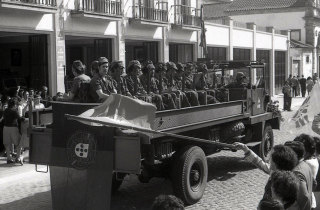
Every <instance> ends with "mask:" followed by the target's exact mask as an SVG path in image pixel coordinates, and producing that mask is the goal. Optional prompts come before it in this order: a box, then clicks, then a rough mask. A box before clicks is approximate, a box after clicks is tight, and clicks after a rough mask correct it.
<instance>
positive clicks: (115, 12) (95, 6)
mask: <svg viewBox="0 0 320 210" xmlns="http://www.w3.org/2000/svg"><path fill="white" fill-rule="evenodd" d="M74 6H75V9H74V10H73V11H72V15H73V16H83V17H93V18H102V19H112V20H119V19H121V18H122V3H121V0H76V1H75V5H74Z"/></svg>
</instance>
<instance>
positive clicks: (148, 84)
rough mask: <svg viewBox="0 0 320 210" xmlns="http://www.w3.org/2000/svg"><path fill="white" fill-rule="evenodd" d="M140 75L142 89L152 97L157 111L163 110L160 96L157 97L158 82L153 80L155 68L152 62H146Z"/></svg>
mask: <svg viewBox="0 0 320 210" xmlns="http://www.w3.org/2000/svg"><path fill="white" fill-rule="evenodd" d="M142 73H143V74H142V75H141V76H140V81H141V84H142V86H143V88H144V89H145V90H146V91H147V93H148V94H151V95H152V102H153V103H154V104H155V105H156V107H157V110H159V111H161V110H164V109H165V107H164V104H163V101H162V97H161V95H159V90H158V84H159V81H158V80H157V79H156V78H155V67H154V65H153V63H152V61H148V62H147V64H146V65H145V66H144V67H143V68H142Z"/></svg>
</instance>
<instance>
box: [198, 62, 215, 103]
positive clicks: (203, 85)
mask: <svg viewBox="0 0 320 210" xmlns="http://www.w3.org/2000/svg"><path fill="white" fill-rule="evenodd" d="M198 72H200V73H199V74H200V79H199V80H198V82H197V83H196V84H195V87H196V89H197V90H198V94H199V98H200V97H206V101H207V104H214V103H217V102H218V101H217V99H216V98H215V92H214V90H208V89H209V85H208V84H207V82H206V76H207V75H206V74H207V72H208V68H207V65H206V64H200V65H199V67H198ZM199 90H203V91H199Z"/></svg>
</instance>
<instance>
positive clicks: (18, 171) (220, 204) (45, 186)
mask: <svg viewBox="0 0 320 210" xmlns="http://www.w3.org/2000/svg"><path fill="white" fill-rule="evenodd" d="M279 100H280V103H281V104H280V107H281V108H282V100H283V99H282V98H281V97H280V98H279ZM293 100H294V101H293V110H297V108H298V107H299V105H300V104H301V103H302V102H303V99H302V98H295V99H293ZM293 114H294V112H283V117H284V118H285V119H289V117H290V116H292V115H293ZM302 132H310V130H309V129H305V130H301V131H298V132H297V131H295V132H293V133H291V132H290V130H289V126H288V122H287V121H285V122H283V124H282V125H281V130H280V131H278V130H274V135H275V144H280V143H284V142H285V141H288V140H292V139H293V137H294V136H295V135H297V134H298V133H302ZM242 157H243V152H241V151H239V152H231V151H223V152H220V153H217V154H214V155H211V156H209V157H208V168H209V175H208V186H207V188H206V191H205V194H204V196H203V198H202V199H201V200H200V201H199V202H198V203H197V204H195V205H192V206H188V207H186V209H190V210H191V209H194V210H200V209H246V210H248V209H256V207H257V204H258V202H259V200H260V199H261V197H262V194H263V191H264V185H265V183H266V181H267V178H268V175H266V174H264V173H263V172H262V171H260V170H258V169H256V168H255V167H253V166H252V165H250V164H249V163H247V162H245V161H243V160H242ZM4 160H5V159H4V158H2V159H1V160H0V192H1V196H0V209H1V210H2V209H3V210H11V209H12V210H16V209H21V210H22V209H23V210H35V209H37V210H38V209H39V210H50V209H51V193H50V177H49V173H37V172H35V170H34V165H31V164H25V165H24V166H23V167H20V166H14V167H13V166H7V164H5V161H4ZM41 169H42V170H43V169H45V168H41ZM170 193H172V188H171V183H170V180H165V179H158V178H154V179H152V180H151V181H150V183H148V184H142V183H140V182H139V181H138V179H137V177H135V176H133V175H131V176H130V177H126V179H125V181H124V183H123V185H122V186H121V188H120V190H119V191H118V192H117V193H116V195H114V196H113V198H112V209H126V210H128V209H139V210H140V209H150V206H151V204H152V202H153V200H154V198H155V197H156V196H157V195H159V194H170Z"/></svg>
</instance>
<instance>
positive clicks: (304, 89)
mask: <svg viewBox="0 0 320 210" xmlns="http://www.w3.org/2000/svg"><path fill="white" fill-rule="evenodd" d="M301 94H302V97H305V95H306V88H304V87H301Z"/></svg>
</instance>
